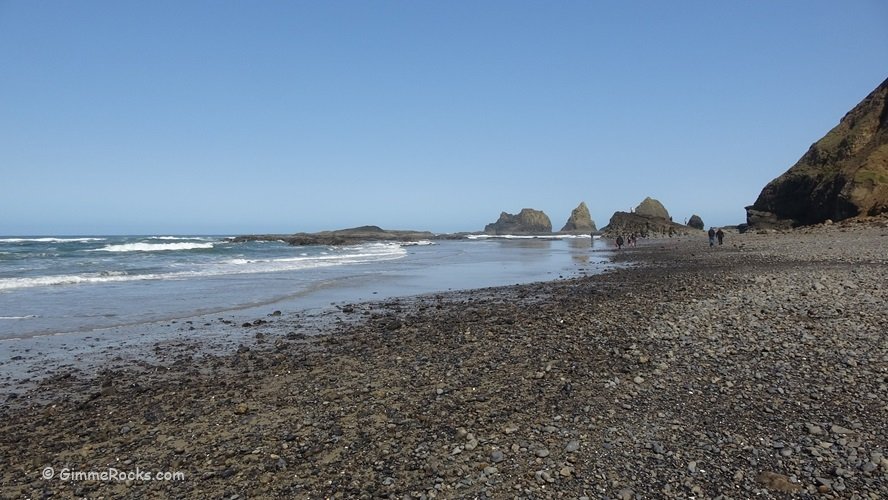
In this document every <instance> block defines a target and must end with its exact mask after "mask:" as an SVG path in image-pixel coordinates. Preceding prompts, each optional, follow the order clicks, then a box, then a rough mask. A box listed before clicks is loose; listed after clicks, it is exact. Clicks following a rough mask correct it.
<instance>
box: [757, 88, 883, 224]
mask: <svg viewBox="0 0 888 500" xmlns="http://www.w3.org/2000/svg"><path fill="white" fill-rule="evenodd" d="M886 96H888V80H885V81H884V82H882V84H881V85H879V86H878V87H877V88H876V89H875V90H874V91H873V92H872V93H870V94H869V95H868V96H866V98H864V99H863V101H862V102H861V103H860V104H858V105H857V106H855V107H854V109H852V110H851V111H850V112H848V114H846V115H845V116H844V118H842V120H841V121H840V122H839V124H838V125H836V127H835V128H833V129H832V130H830V131H829V133H828V134H826V136H824V137H823V138H822V139H820V140H819V141H817V142H816V143H814V144H813V145H812V146H811V147H810V148H809V149H808V152H807V153H805V154H804V156H802V157H801V159H799V161H798V162H797V163H796V164H795V165H793V166H792V167H791V168H790V169H789V170H787V171H786V173H784V174H783V175H781V176H780V177H778V178H776V179H774V180H773V181H771V182H770V183H769V184H768V185H767V186H765V188H764V189H763V190H762V192H761V194H759V197H758V199H757V200H755V203H753V204H752V205H750V206H748V207H746V220H747V222H748V223H749V225H750V227H752V228H758V229H767V228H780V227H790V226H800V225H808V224H818V223H821V222H825V221H827V220H833V221H839V220H842V219H847V218H850V217H855V216H861V215H877V214H880V213H883V212H888V106H886Z"/></svg>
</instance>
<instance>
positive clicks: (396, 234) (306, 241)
mask: <svg viewBox="0 0 888 500" xmlns="http://www.w3.org/2000/svg"><path fill="white" fill-rule="evenodd" d="M430 239H440V237H439V236H435V235H434V234H433V233H430V232H428V231H403V230H387V229H382V228H380V227H379V226H361V227H355V228H351V229H338V230H336V231H321V232H318V233H296V234H289V235H281V234H254V235H246V236H238V237H236V238H234V239H233V240H232V242H234V243H243V242H247V241H284V242H286V243H289V244H290V245H296V246H304V245H354V244H357V243H365V242H368V241H399V242H415V241H422V240H430Z"/></svg>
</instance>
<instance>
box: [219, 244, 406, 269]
mask: <svg viewBox="0 0 888 500" xmlns="http://www.w3.org/2000/svg"><path fill="white" fill-rule="evenodd" d="M405 255H407V250H405V249H404V248H402V247H401V245H400V244H397V243H368V244H365V245H356V246H349V247H342V248H338V249H333V250H331V251H330V252H321V253H320V254H318V255H308V254H306V253H304V252H302V253H300V254H299V255H298V256H296V257H279V258H274V259H244V258H237V259H229V260H226V261H224V262H222V263H220V265H221V266H223V267H225V266H229V267H232V268H234V271H233V272H235V273H238V274H240V273H251V272H254V273H264V272H275V271H297V270H300V269H310V268H317V267H329V266H337V265H343V264H362V263H365V262H378V261H384V260H394V259H400V258H401V257H404V256H405ZM223 274H224V273H223Z"/></svg>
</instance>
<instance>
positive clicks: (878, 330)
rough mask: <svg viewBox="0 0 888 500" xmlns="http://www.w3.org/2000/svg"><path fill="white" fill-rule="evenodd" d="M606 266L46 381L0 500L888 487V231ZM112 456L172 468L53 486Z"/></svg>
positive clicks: (277, 326)
mask: <svg viewBox="0 0 888 500" xmlns="http://www.w3.org/2000/svg"><path fill="white" fill-rule="evenodd" d="M617 259H618V260H619V261H621V262H624V263H626V264H627V266H626V267H625V268H622V269H619V270H616V271H611V272H608V273H606V274H603V275H597V276H588V277H580V278H575V279H566V280H558V281H554V282H549V283H539V284H531V285H520V286H512V287H503V288H492V289H483V290H476V291H467V292H458V293H447V294H437V295H426V296H422V297H415V298H404V299H395V300H388V301H385V302H382V303H375V304H354V305H347V306H342V307H341V310H340V311H339V312H338V313H337V319H336V320H330V321H327V322H325V323H324V324H325V325H326V326H325V327H324V328H323V330H324V331H321V332H319V331H318V330H317V328H318V327H317V323H306V322H302V321H300V319H299V318H290V317H288V315H286V314H284V315H282V316H273V317H265V318H262V319H261V320H258V319H257V321H256V322H255V323H256V324H255V325H250V326H240V325H238V328H242V329H244V330H246V331H249V332H250V338H251V339H252V341H251V342H249V343H245V344H244V345H242V346H241V347H239V348H238V349H237V351H236V352H231V353H230V354H224V355H220V354H218V353H215V352H212V353H211V352H205V351H202V350H200V349H194V348H193V346H188V348H185V347H181V348H177V347H176V346H173V345H166V346H158V349H161V350H164V349H165V351H164V352H163V353H162V354H163V355H162V356H161V357H162V358H163V359H164V360H165V361H163V362H154V361H152V362H150V363H149V362H145V363H133V364H132V366H126V367H124V368H121V369H117V368H115V369H111V370H107V371H105V372H103V373H101V374H100V375H99V376H98V377H96V378H85V377H83V376H80V375H75V374H71V373H64V372H62V373H56V374H55V375H53V376H52V377H51V378H50V379H47V380H45V381H44V382H43V383H42V384H41V385H40V386H38V387H37V388H35V389H33V391H34V392H33V395H34V396H35V397H34V398H28V397H25V396H19V397H17V398H15V399H13V400H7V401H6V402H4V406H3V409H2V411H0V464H2V468H0V497H2V498H50V497H52V498H56V497H59V498H68V497H73V496H76V497H88V498H118V497H128V498H226V499H237V498H270V497H282V498H326V497H331V498H399V499H401V498H417V499H419V498H583V497H586V498H591V499H596V498H612V499H623V500H629V499H642V498H645V499H646V498H815V497H816V498H852V499H853V498H860V499H864V498H868V499H883V498H888V333H886V332H888V309H886V300H888V265H886V264H888V262H886V260H888V222H886V220H885V219H877V220H870V221H867V222H864V223H849V224H844V225H839V224H836V225H829V226H817V227H813V228H808V229H804V230H796V231H792V232H788V233H771V234H743V235H738V234H736V233H731V232H729V233H728V236H727V238H726V240H725V244H724V245H722V246H716V247H714V248H710V247H709V244H708V242H707V240H706V238H705V237H703V236H701V237H698V238H681V239H678V238H674V239H663V240H652V241H643V242H640V243H639V246H638V247H637V248H630V249H624V250H623V251H621V252H620V253H619V255H618V257H617ZM201 328H215V326H213V325H211V326H197V330H198V331H197V333H195V336H199V335H198V334H199V330H200V329H201ZM152 359H153V358H152ZM36 395H39V396H40V397H39V398H38V397H36ZM32 400H33V401H32ZM37 400H39V402H38V401H37ZM47 467H52V470H51V471H47V469H46V468H47ZM109 468H113V469H114V470H116V471H119V472H122V473H124V475H125V474H126V473H127V472H134V471H137V470H140V471H142V472H145V471H148V472H150V473H156V472H162V473H163V472H169V473H173V472H182V473H184V480H180V479H173V480H159V481H158V480H148V479H146V478H145V476H144V475H143V476H140V477H134V478H132V480H126V481H121V480H89V479H85V480H79V481H73V480H68V481H65V480H62V479H60V476H61V475H62V473H63V472H64V471H67V472H68V473H72V472H75V471H79V472H87V471H94V472H102V471H106V472H107V471H108V470H109ZM49 472H51V473H52V476H53V477H52V478H51V479H45V478H44V477H43V476H44V474H46V475H47V476H48V475H49Z"/></svg>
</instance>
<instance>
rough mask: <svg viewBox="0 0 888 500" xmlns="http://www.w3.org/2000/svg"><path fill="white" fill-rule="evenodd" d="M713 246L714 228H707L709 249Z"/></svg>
mask: <svg viewBox="0 0 888 500" xmlns="http://www.w3.org/2000/svg"><path fill="white" fill-rule="evenodd" d="M714 246H715V228H714V227H710V228H709V247H710V248H712V247H714Z"/></svg>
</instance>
